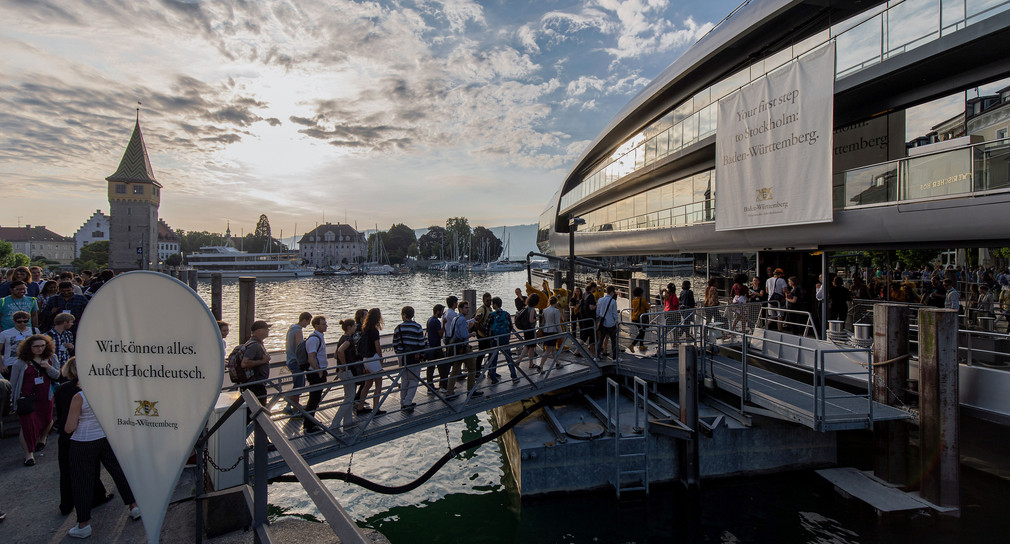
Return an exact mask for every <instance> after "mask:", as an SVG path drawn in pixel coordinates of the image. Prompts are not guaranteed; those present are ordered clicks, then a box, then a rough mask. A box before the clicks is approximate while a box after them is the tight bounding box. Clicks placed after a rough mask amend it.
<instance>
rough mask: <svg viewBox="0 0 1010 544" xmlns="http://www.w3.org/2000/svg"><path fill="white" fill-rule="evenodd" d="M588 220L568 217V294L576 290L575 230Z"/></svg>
mask: <svg viewBox="0 0 1010 544" xmlns="http://www.w3.org/2000/svg"><path fill="white" fill-rule="evenodd" d="M585 224H586V220H585V219H583V218H581V217H574V216H573V217H570V218H569V219H568V293H569V294H568V296H569V297H571V296H572V295H571V294H572V293H574V292H575V230H576V229H578V228H579V225H585Z"/></svg>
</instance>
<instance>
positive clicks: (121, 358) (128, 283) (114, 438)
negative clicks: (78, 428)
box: [77, 271, 241, 543]
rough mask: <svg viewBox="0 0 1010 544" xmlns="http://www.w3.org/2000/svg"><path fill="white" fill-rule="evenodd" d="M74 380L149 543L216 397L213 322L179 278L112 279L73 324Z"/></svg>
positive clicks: (217, 344)
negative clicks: (113, 459)
mask: <svg viewBox="0 0 1010 544" xmlns="http://www.w3.org/2000/svg"><path fill="white" fill-rule="evenodd" d="M77 373H78V374H79V375H80V380H81V388H82V389H83V390H84V394H85V396H86V397H87V398H88V404H90V405H91V407H92V409H93V410H94V411H95V416H97V418H98V421H99V423H101V424H102V430H104V431H105V435H106V436H108V438H109V443H110V444H111V445H112V449H113V451H115V452H116V458H117V459H119V464H120V465H122V466H123V472H124V473H125V474H126V479H127V480H128V481H129V482H130V489H131V490H133V494H134V495H135V496H136V499H137V505H138V506H140V511H141V514H142V516H143V521H144V529H145V531H146V533H147V541H148V542H152V543H153V542H158V537H159V534H160V533H161V524H162V522H163V521H164V519H165V511H166V510H167V508H168V501H169V499H170V498H171V496H172V491H173V490H174V488H175V485H176V482H177V481H178V479H179V474H180V473H181V472H182V469H183V466H184V465H185V463H186V460H187V459H188V458H189V456H190V453H192V451H193V445H194V444H195V443H196V440H197V438H198V437H199V435H200V432H201V431H202V430H203V429H204V425H205V422H206V421H207V417H208V416H209V415H210V412H211V410H212V409H213V407H214V403H215V402H216V401H217V399H218V395H219V394H220V392H221V382H222V380H223V378H224V349H223V348H222V347H221V333H220V332H219V330H218V327H217V322H216V321H215V320H214V316H213V315H212V314H211V313H210V310H208V309H207V305H206V304H204V302H203V300H202V299H201V298H200V297H199V296H198V295H197V294H196V293H195V292H193V290H192V289H190V288H189V287H188V286H186V285H185V284H183V283H182V282H180V281H178V280H175V279H173V278H171V277H169V276H166V275H164V274H159V273H156V272H143V271H140V272H128V273H126V274H122V275H120V276H116V277H115V278H113V279H112V280H111V281H109V282H108V283H106V284H105V285H104V286H103V287H102V288H101V289H99V290H98V292H97V293H96V294H95V297H94V298H93V299H92V300H91V302H90V303H89V304H88V307H87V309H86V310H85V311H84V316H82V318H81V325H80V328H79V330H78V338H77ZM238 415H239V416H241V413H240V414H238Z"/></svg>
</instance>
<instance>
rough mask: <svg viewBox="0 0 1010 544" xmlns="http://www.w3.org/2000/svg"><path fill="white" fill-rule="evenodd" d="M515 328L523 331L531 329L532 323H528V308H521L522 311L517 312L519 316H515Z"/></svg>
mask: <svg viewBox="0 0 1010 544" xmlns="http://www.w3.org/2000/svg"><path fill="white" fill-rule="evenodd" d="M516 328H517V329H521V330H524V331H525V330H529V329H531V328H533V326H532V323H530V309H529V308H523V311H521V312H519V315H517V316H516Z"/></svg>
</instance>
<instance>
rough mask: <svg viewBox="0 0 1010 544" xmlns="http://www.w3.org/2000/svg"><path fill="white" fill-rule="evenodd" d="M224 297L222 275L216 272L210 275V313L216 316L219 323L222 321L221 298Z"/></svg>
mask: <svg viewBox="0 0 1010 544" xmlns="http://www.w3.org/2000/svg"><path fill="white" fill-rule="evenodd" d="M223 296H224V295H223V290H222V287H221V273H220V272H214V273H213V274H211V275H210V311H211V312H212V313H213V314H214V319H216V320H218V321H221V298H222V297H223Z"/></svg>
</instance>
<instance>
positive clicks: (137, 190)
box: [133, 185, 144, 195]
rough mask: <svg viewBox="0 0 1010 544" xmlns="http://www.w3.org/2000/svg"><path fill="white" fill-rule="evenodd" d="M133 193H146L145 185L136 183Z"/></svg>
mask: <svg viewBox="0 0 1010 544" xmlns="http://www.w3.org/2000/svg"><path fill="white" fill-rule="evenodd" d="M133 194H135V195H142V194H144V186H143V185H134V186H133Z"/></svg>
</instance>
